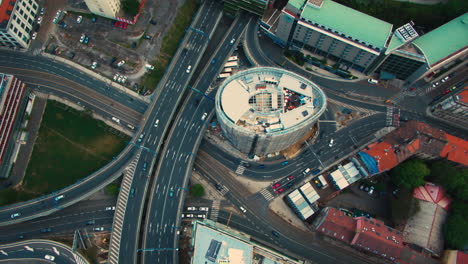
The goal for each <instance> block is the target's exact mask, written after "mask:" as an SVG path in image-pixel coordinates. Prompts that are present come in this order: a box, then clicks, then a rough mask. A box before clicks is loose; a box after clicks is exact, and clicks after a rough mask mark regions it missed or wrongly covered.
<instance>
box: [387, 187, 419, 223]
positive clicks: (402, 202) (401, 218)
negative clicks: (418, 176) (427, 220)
mask: <svg viewBox="0 0 468 264" xmlns="http://www.w3.org/2000/svg"><path fill="white" fill-rule="evenodd" d="M390 209H391V212H392V220H393V222H394V223H395V224H404V223H405V222H406V220H408V218H410V217H412V216H413V215H415V214H416V213H417V212H419V210H420V209H421V208H420V206H419V203H418V201H417V200H416V199H415V198H413V192H412V190H410V189H401V190H400V191H399V192H398V196H397V197H396V198H394V197H393V196H392V197H391V198H390Z"/></svg>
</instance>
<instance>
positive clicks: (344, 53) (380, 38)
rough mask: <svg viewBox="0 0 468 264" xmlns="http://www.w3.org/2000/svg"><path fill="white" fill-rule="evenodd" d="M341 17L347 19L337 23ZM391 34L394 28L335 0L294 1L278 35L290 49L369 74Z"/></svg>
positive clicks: (284, 12)
mask: <svg viewBox="0 0 468 264" xmlns="http://www.w3.org/2000/svg"><path fill="white" fill-rule="evenodd" d="M338 15H339V16H345V17H346V19H336V18H337V16H338ZM356 25H359V27H356ZM391 30H392V25H391V24H389V23H387V22H385V21H382V20H379V19H377V18H373V17H371V16H368V15H366V14H363V13H361V12H358V11H356V10H354V9H351V8H349V7H346V6H343V5H341V4H338V3H336V2H333V1H331V0H291V1H289V2H288V4H287V5H286V6H285V8H283V10H282V14H281V16H280V18H279V23H278V26H277V27H276V32H275V34H276V36H277V37H278V38H279V39H281V41H282V42H283V44H284V46H286V47H287V48H289V49H302V50H307V51H309V52H311V53H314V54H317V55H320V56H323V57H324V58H330V59H332V60H334V61H336V62H337V63H339V64H340V65H341V67H342V68H344V69H349V68H353V69H356V70H359V71H362V72H367V71H369V69H371V65H372V64H373V62H374V61H375V60H376V58H377V57H378V56H379V55H380V53H381V52H382V51H383V50H384V48H385V45H386V43H387V41H388V39H389V37H390V35H391Z"/></svg>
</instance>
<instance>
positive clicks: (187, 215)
mask: <svg viewBox="0 0 468 264" xmlns="http://www.w3.org/2000/svg"><path fill="white" fill-rule="evenodd" d="M185 217H187V218H193V214H186V215H185Z"/></svg>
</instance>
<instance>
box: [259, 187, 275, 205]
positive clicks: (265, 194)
mask: <svg viewBox="0 0 468 264" xmlns="http://www.w3.org/2000/svg"><path fill="white" fill-rule="evenodd" d="M260 193H261V194H262V195H263V197H265V199H266V200H267V202H269V201H271V200H273V199H274V198H275V196H273V194H272V193H271V192H270V191H269V190H268V189H262V190H261V191H260Z"/></svg>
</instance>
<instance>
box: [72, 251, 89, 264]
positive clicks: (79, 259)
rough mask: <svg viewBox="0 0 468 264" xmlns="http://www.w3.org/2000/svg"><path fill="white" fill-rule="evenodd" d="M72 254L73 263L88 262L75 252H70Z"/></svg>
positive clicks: (81, 263) (85, 263) (82, 263)
mask: <svg viewBox="0 0 468 264" xmlns="http://www.w3.org/2000/svg"><path fill="white" fill-rule="evenodd" d="M72 254H73V258H74V259H75V263H76V264H87V263H88V262H86V261H85V260H84V259H83V258H82V257H81V256H79V255H77V254H75V253H72Z"/></svg>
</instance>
